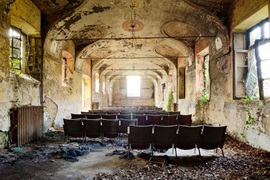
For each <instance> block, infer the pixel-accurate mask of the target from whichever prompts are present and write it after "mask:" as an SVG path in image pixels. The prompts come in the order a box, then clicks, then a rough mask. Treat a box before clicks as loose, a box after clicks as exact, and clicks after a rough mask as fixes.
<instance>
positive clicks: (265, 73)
mask: <svg viewBox="0 0 270 180" xmlns="http://www.w3.org/2000/svg"><path fill="white" fill-rule="evenodd" d="M246 42H247V43H246V44H247V47H246V49H247V50H246V51H247V58H246V61H247V63H246V66H247V73H246V72H245V74H243V83H244V85H245V86H244V87H245V89H244V91H245V95H246V96H249V97H251V96H252V97H255V98H256V99H267V98H270V71H269V67H270V54H269V51H270V35H269V21H268V20H267V19H266V20H264V21H262V22H260V23H259V24H257V25H255V26H253V27H252V28H250V29H249V30H247V32H246ZM235 61H236V60H235ZM237 70H238V69H236V71H237ZM238 73H239V72H238ZM235 78H237V77H235ZM238 81H239V79H238Z"/></svg>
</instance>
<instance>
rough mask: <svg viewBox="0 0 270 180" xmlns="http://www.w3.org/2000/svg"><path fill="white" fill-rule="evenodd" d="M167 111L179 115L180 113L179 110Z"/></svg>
mask: <svg viewBox="0 0 270 180" xmlns="http://www.w3.org/2000/svg"><path fill="white" fill-rule="evenodd" d="M168 113H169V115H179V114H181V112H180V111H169V112H168Z"/></svg>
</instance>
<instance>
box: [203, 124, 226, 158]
mask: <svg viewBox="0 0 270 180" xmlns="http://www.w3.org/2000/svg"><path fill="white" fill-rule="evenodd" d="M226 128H227V126H208V125H204V126H203V132H202V134H201V135H200V138H199V142H198V148H201V149H209V150H210V149H216V151H217V149H218V148H220V149H221V152H222V156H223V157H224V152H223V146H224V143H225V139H226Z"/></svg>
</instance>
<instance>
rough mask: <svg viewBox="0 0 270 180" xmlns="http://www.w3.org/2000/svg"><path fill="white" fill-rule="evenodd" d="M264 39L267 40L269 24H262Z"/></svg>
mask: <svg viewBox="0 0 270 180" xmlns="http://www.w3.org/2000/svg"><path fill="white" fill-rule="evenodd" d="M263 30H264V38H269V37H270V36H269V22H267V23H265V24H264V29H263Z"/></svg>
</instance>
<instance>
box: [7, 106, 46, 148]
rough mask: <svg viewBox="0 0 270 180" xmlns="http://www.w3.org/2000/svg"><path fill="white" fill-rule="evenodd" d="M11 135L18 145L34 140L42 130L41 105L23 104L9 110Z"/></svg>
mask: <svg viewBox="0 0 270 180" xmlns="http://www.w3.org/2000/svg"><path fill="white" fill-rule="evenodd" d="M10 121H11V128H10V129H11V136H12V141H13V143H16V144H17V145H18V146H20V145H22V144H25V143H28V142H30V141H34V140H36V139H37V138H38V137H40V136H41V135H42V131H43V107H42V106H23V107H20V108H12V109H11V110H10Z"/></svg>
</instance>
